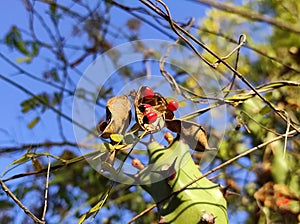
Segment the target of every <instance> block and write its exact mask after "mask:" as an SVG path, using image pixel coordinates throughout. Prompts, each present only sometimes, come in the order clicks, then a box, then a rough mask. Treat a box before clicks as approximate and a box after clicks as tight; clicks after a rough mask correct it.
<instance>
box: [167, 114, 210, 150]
mask: <svg viewBox="0 0 300 224" xmlns="http://www.w3.org/2000/svg"><path fill="white" fill-rule="evenodd" d="M166 126H167V128H168V129H169V130H171V131H173V132H176V133H178V134H179V135H180V137H182V138H183V139H184V140H185V142H186V143H187V144H188V145H189V146H190V147H191V148H192V149H194V150H196V151H204V150H205V149H209V145H208V142H207V136H206V131H205V129H204V128H203V127H202V126H201V125H199V124H197V123H194V122H191V121H185V120H178V119H176V120H166Z"/></svg>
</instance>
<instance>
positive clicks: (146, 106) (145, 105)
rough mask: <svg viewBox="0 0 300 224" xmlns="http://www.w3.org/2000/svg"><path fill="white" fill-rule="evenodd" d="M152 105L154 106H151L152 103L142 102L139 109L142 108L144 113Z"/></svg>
mask: <svg viewBox="0 0 300 224" xmlns="http://www.w3.org/2000/svg"><path fill="white" fill-rule="evenodd" d="M151 107H152V106H151V105H150V104H147V103H145V104H141V105H139V106H138V108H139V110H140V111H141V112H142V113H144V112H145V110H146V109H147V108H151Z"/></svg>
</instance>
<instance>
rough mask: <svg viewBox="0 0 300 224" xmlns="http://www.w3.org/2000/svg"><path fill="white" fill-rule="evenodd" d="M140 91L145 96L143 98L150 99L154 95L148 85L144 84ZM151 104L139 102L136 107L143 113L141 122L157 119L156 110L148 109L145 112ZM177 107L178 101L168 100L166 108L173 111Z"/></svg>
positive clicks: (150, 121) (150, 122)
mask: <svg viewBox="0 0 300 224" xmlns="http://www.w3.org/2000/svg"><path fill="white" fill-rule="evenodd" d="M141 91H142V92H141V93H142V96H143V97H144V98H145V99H152V98H153V97H154V91H153V89H152V88H150V87H149V86H145V87H143V88H142V90H141ZM151 107H152V106H151V105H150V104H141V105H140V106H138V109H139V110H140V111H141V112H142V113H144V112H146V113H145V115H144V117H143V123H144V124H152V123H153V122H155V121H156V119H157V117H158V116H157V113H156V112H153V111H150V112H147V111H148V110H147V109H148V108H151ZM178 107H179V105H178V102H177V101H175V100H170V101H169V102H168V104H167V109H168V110H170V111H172V112H173V111H175V110H177V109H178Z"/></svg>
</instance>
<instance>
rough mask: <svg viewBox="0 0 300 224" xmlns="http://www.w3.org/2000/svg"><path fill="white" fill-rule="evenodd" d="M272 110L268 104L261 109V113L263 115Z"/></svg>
mask: <svg viewBox="0 0 300 224" xmlns="http://www.w3.org/2000/svg"><path fill="white" fill-rule="evenodd" d="M270 111H271V108H270V107H269V106H268V105H266V106H264V107H263V108H262V109H261V110H260V111H259V113H260V114H261V115H265V114H267V113H269V112H270Z"/></svg>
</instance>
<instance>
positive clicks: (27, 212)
mask: <svg viewBox="0 0 300 224" xmlns="http://www.w3.org/2000/svg"><path fill="white" fill-rule="evenodd" d="M0 184H1V187H2V189H3V191H4V192H5V193H6V194H7V195H8V196H9V197H10V198H11V199H12V200H14V202H16V204H17V205H18V206H19V207H20V208H21V209H22V210H23V211H24V212H25V213H26V214H27V215H28V216H29V217H30V218H32V220H34V221H35V222H36V223H41V224H45V221H41V220H40V219H39V218H38V217H36V216H35V215H34V214H33V213H32V212H30V211H29V209H28V208H27V207H26V206H25V205H23V204H22V202H21V201H20V200H19V199H18V198H17V197H16V196H15V195H14V194H13V193H12V192H11V191H10V190H9V188H8V187H7V186H6V185H5V183H4V182H3V181H2V180H0Z"/></svg>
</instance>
